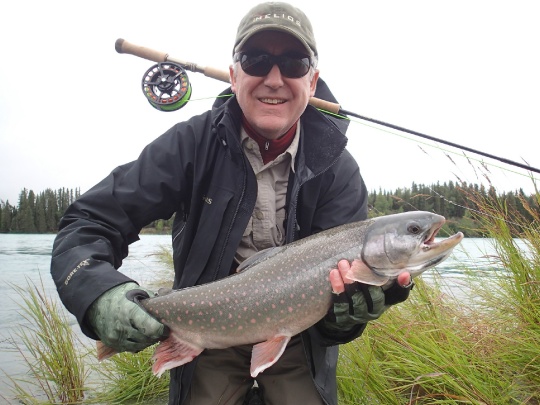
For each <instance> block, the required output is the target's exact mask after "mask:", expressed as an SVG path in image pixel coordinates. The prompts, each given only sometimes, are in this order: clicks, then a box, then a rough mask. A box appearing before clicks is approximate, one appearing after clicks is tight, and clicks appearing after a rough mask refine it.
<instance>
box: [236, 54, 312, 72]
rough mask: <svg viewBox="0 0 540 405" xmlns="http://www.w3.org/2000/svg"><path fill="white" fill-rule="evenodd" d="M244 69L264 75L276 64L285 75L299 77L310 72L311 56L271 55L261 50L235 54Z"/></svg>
mask: <svg viewBox="0 0 540 405" xmlns="http://www.w3.org/2000/svg"><path fill="white" fill-rule="evenodd" d="M234 61H235V62H240V66H242V70H243V71H244V72H246V73H247V74H248V75H250V76H257V77H263V76H266V75H267V74H268V73H270V70H272V68H273V67H274V65H278V67H279V71H280V72H281V74H282V75H283V76H285V77H288V78H291V79H297V78H299V77H303V76H305V75H306V74H307V72H309V69H310V67H311V58H310V57H309V56H306V55H302V54H285V55H279V56H276V55H270V54H268V53H264V52H261V51H247V52H240V53H237V54H236V55H235V56H234Z"/></svg>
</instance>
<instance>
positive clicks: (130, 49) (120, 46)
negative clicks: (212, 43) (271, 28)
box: [114, 38, 341, 114]
mask: <svg viewBox="0 0 540 405" xmlns="http://www.w3.org/2000/svg"><path fill="white" fill-rule="evenodd" d="M114 48H115V49H116V52H118V53H128V54H130V55H134V56H138V57H139V58H143V59H148V60H151V61H153V62H174V63H178V64H179V65H181V66H182V67H183V68H184V69H186V70H190V71H192V72H198V73H202V74H204V75H205V76H207V77H210V78H212V79H216V80H220V81H222V82H225V83H230V77H229V72H228V71H225V70H221V69H217V68H213V67H204V66H199V65H197V64H196V63H192V62H186V61H184V60H181V59H177V58H173V57H170V56H169V54H168V53H165V52H160V51H156V50H155V49H150V48H145V47H144V46H140V45H135V44H132V43H131V42H128V41H126V40H125V39H122V38H118V39H117V40H116V42H115V44H114ZM309 104H311V105H312V106H314V107H315V108H320V109H323V110H326V111H330V112H332V113H334V114H339V113H340V110H341V106H340V105H339V104H336V103H332V102H330V101H326V100H322V99H320V98H316V97H311V99H310V100H309Z"/></svg>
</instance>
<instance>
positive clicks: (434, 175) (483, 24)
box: [0, 0, 540, 205]
mask: <svg viewBox="0 0 540 405" xmlns="http://www.w3.org/2000/svg"><path fill="white" fill-rule="evenodd" d="M257 3H258V2H257V1H241V0H228V1H219V2H218V1H193V2H191V1H187V2H181V1H175V2H166V3H155V2H150V1H144V2H143V1H139V0H129V1H125V0H109V1H103V0H96V1H93V2H74V1H67V0H49V1H46V2H44V1H41V0H21V1H16V2H15V1H12V2H2V5H0V14H1V15H2V17H3V18H2V24H0V44H1V47H0V49H1V52H2V60H1V61H0V77H1V79H2V86H1V91H0V176H1V179H0V200H2V201H4V202H5V201H6V200H7V201H9V202H10V203H11V204H12V205H16V204H17V202H18V196H19V193H20V191H21V190H22V189H23V188H26V189H28V190H33V191H34V192H36V193H39V192H41V191H44V190H45V189H47V188H52V189H58V188H61V187H66V188H80V189H81V191H82V192H85V191H86V190H88V189H89V188H90V187H92V186H93V185H94V184H95V183H97V182H99V181H100V180H101V179H102V178H103V177H105V176H106V175H107V174H108V173H109V172H110V171H111V170H113V169H114V168H115V167H116V166H118V165H121V164H124V163H126V162H129V161H131V160H134V159H136V158H137V156H138V154H139V153H140V151H141V150H142V148H143V147H144V146H145V145H146V144H148V143H149V142H151V141H152V140H153V139H155V138H156V137H158V136H159V135H161V134H162V133H164V132H165V131H166V130H167V129H168V128H170V127H171V126H172V125H174V124H175V123H177V122H181V121H184V120H187V119H188V118H189V117H191V116H193V115H196V114H200V113H202V112H204V111H205V110H207V109H208V108H210V106H211V104H212V102H213V97H214V96H215V95H217V94H218V93H220V92H221V91H222V90H224V89H225V88H226V87H227V85H226V84H225V83H223V82H219V81H217V80H215V79H211V78H208V77H205V76H204V75H202V74H200V73H190V72H188V77H189V80H190V82H191V85H192V90H193V93H192V96H191V101H190V102H188V104H187V105H186V106H185V107H183V108H182V109H180V110H178V111H176V112H161V111H157V110H156V109H154V108H152V107H151V105H150V104H149V103H148V101H147V100H146V98H145V97H144V95H143V93H142V89H141V80H142V77H143V74H144V73H145V71H146V70H147V69H149V68H150V67H151V66H152V65H154V62H151V61H148V60H144V59H141V58H138V57H135V56H133V55H127V54H119V53H117V52H116V51H115V48H114V44H115V41H116V40H117V39H118V38H123V39H125V40H127V41H129V42H132V43H135V44H138V45H142V46H145V47H149V48H153V49H156V50H159V51H163V52H166V53H168V54H169V55H170V56H172V57H176V58H178V59H182V60H187V61H191V62H194V63H197V64H199V65H201V66H208V67H214V68H220V69H223V70H226V69H228V66H229V64H230V62H231V52H232V45H233V42H234V38H235V34H236V29H237V26H238V23H239V21H240V19H241V18H242V17H243V16H244V14H245V13H246V12H247V11H248V10H249V9H250V8H251V7H252V6H254V5H255V4H257ZM536 3H537V2H536V1H533V0H530V1H522V0H516V1H512V2H510V1H498V0H476V1H474V0H454V1H435V0H408V1H402V0H389V1H384V0H381V1H376V2H375V1H367V0H355V1H342V2H340V3H333V2H331V3H319V2H315V1H313V0H295V1H291V4H293V5H295V6H297V7H299V8H301V9H302V10H303V11H304V12H305V13H306V14H307V15H308V17H309V18H310V20H311V22H312V24H313V27H314V32H315V36H316V40H317V47H318V51H319V57H320V60H319V66H318V67H319V70H320V75H321V77H322V78H323V79H324V80H325V81H326V82H327V84H328V85H329V86H330V88H331V89H332V91H333V93H334V95H335V96H336V98H337V99H338V101H339V102H340V104H341V106H342V108H343V109H345V110H348V111H352V112H355V113H357V114H360V115H362V116H366V117H371V118H374V119H377V120H380V121H384V122H388V123H391V124H393V125H397V126H400V127H404V128H407V129H410V130H413V131H416V132H420V133H424V134H427V135H429V136H432V137H435V138H439V139H444V140H446V141H449V142H453V143H456V144H459V145H464V146H466V147H468V148H473V149H477V150H480V151H483V152H485V153H489V154H491V155H495V156H499V157H502V158H505V159H509V160H512V161H516V162H519V163H526V164H528V165H530V166H532V167H534V168H539V167H540V148H539V145H540V141H539V139H540V123H539V120H538V113H539V111H540V74H539V73H538V72H540V58H539V57H538V49H539V46H540V44H539V40H540V24H538V21H537V16H538V6H537V4H536ZM347 134H348V137H349V145H348V148H349V150H350V151H351V153H352V154H353V156H354V157H355V158H356V160H357V161H358V164H359V166H360V170H361V173H362V175H363V177H364V180H365V181H366V183H367V186H368V189H370V190H379V189H383V190H395V189H397V188H405V187H410V186H411V185H412V183H413V182H414V183H416V184H425V185H430V184H433V183H437V182H440V183H441V184H442V183H444V182H448V181H458V180H459V181H466V182H468V183H475V184H486V185H488V184H489V182H490V183H491V184H492V185H493V186H495V187H496V188H497V190H499V191H501V192H502V191H514V190H517V189H519V188H523V189H524V190H525V191H526V192H532V191H533V180H532V179H531V177H530V174H528V173H527V171H525V170H523V169H519V168H517V167H514V166H512V165H507V164H504V163H501V162H499V161H496V160H491V159H488V158H485V157H483V156H480V155H477V154H474V153H470V152H466V153H463V151H461V150H460V149H457V148H452V147H449V146H446V145H443V144H440V143H437V142H432V141H427V140H425V139H422V138H419V137H416V136H413V135H408V134H404V133H402V132H399V131H396V130H390V129H388V128H385V127H380V126H377V125H375V124H371V123H369V122H366V121H362V120H357V119H354V120H353V121H352V122H351V124H350V126H349V130H348V133H347ZM533 177H534V178H537V179H538V178H540V174H538V173H533Z"/></svg>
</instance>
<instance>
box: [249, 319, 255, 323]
mask: <svg viewBox="0 0 540 405" xmlns="http://www.w3.org/2000/svg"><path fill="white" fill-rule="evenodd" d="M249 322H251V323H257V320H256V319H255V318H251V320H250V321H249Z"/></svg>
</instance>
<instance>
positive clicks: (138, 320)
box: [86, 282, 165, 352]
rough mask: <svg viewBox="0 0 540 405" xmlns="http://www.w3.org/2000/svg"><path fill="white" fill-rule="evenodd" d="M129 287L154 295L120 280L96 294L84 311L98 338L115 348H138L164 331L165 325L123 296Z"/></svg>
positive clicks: (134, 350)
mask: <svg viewBox="0 0 540 405" xmlns="http://www.w3.org/2000/svg"><path fill="white" fill-rule="evenodd" d="M130 290H143V291H145V292H147V293H148V295H149V296H150V297H153V296H154V293H152V292H151V291H149V290H146V289H144V288H141V287H140V286H138V285H137V284H136V283H133V282H130V283H125V284H121V285H119V286H116V287H114V288H112V289H110V290H108V291H107V292H105V293H103V294H102V295H101V296H100V297H98V299H97V300H96V301H95V302H94V303H93V304H92V305H91V306H90V308H89V309H88V311H87V313H86V321H87V322H88V324H89V325H90V326H91V327H92V329H93V330H94V332H95V333H96V334H97V335H98V336H99V338H100V339H101V341H102V342H103V343H104V344H105V345H107V346H108V347H110V348H113V349H115V350H116V351H118V352H124V351H127V352H138V351H140V350H142V349H144V348H146V347H148V346H150V345H152V344H153V343H156V342H157V341H158V340H159V339H160V337H162V335H163V333H164V332H165V325H163V324H162V323H160V322H158V321H156V320H155V319H154V318H153V317H152V316H150V315H149V314H148V313H147V312H146V311H145V310H144V309H142V308H141V307H140V306H139V305H137V304H136V303H135V302H133V301H130V300H129V299H128V298H126V293H127V292H128V291H130Z"/></svg>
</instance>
